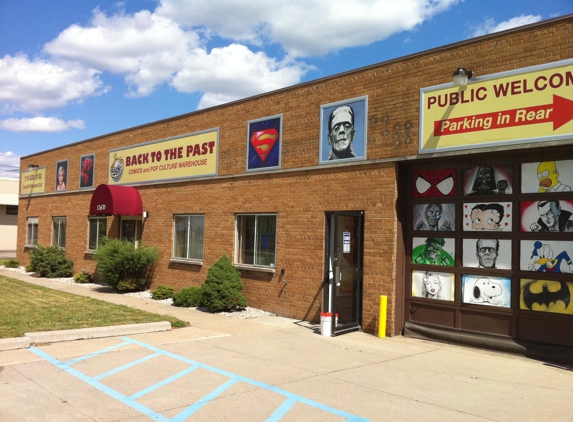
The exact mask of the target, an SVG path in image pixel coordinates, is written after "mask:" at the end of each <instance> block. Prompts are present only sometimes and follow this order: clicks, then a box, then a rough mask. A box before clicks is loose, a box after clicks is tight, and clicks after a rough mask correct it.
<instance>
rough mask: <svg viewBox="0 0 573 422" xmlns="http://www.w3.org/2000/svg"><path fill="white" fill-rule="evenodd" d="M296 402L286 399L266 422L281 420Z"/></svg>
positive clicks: (290, 398) (289, 398) (292, 399)
mask: <svg viewBox="0 0 573 422" xmlns="http://www.w3.org/2000/svg"><path fill="white" fill-rule="evenodd" d="M297 402H298V400H296V399H294V398H292V397H287V399H286V400H285V401H284V402H283V404H281V405H280V406H279V408H278V409H277V410H275V411H274V412H273V414H272V415H271V416H269V417H268V418H267V422H278V421H280V420H281V419H282V417H283V416H284V415H286V414H287V412H288V411H289V410H290V409H291V408H292V407H293V406H294V405H295V404H297Z"/></svg>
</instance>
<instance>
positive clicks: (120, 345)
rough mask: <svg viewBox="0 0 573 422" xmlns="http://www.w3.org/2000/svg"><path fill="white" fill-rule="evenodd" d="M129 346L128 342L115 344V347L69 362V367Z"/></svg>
mask: <svg viewBox="0 0 573 422" xmlns="http://www.w3.org/2000/svg"><path fill="white" fill-rule="evenodd" d="M128 344H129V343H128V342H127V341H126V342H123V343H118V344H114V345H113V346H109V347H106V348H105V349H101V350H99V351H97V352H94V353H90V354H89V355H85V356H81V357H79V358H76V359H74V360H69V361H68V362H67V364H68V365H73V364H74V363H78V362H82V361H84V360H86V359H91V358H93V357H96V356H99V355H101V354H103V353H106V352H110V351H112V350H115V349H118V348H120V347H123V346H127V345H128Z"/></svg>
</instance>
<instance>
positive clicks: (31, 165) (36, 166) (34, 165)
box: [28, 164, 39, 170]
mask: <svg viewBox="0 0 573 422" xmlns="http://www.w3.org/2000/svg"><path fill="white" fill-rule="evenodd" d="M38 167H39V166H38V165H37V164H28V170H34V169H37V168H38Z"/></svg>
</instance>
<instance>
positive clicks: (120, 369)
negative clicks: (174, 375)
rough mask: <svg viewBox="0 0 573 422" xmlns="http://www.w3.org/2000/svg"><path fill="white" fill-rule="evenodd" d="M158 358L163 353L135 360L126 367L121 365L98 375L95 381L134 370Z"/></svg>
mask: <svg viewBox="0 0 573 422" xmlns="http://www.w3.org/2000/svg"><path fill="white" fill-rule="evenodd" d="M158 356H161V353H153V354H151V355H149V356H145V357H142V358H141V359H137V360H134V361H133V362H129V363H126V364H125V365H121V366H119V367H117V368H115V369H112V370H111V371H107V372H104V373H103V374H100V375H97V376H95V377H93V379H94V380H101V379H102V378H107V377H109V376H110V375H113V374H117V373H118V372H121V371H125V370H126V369H129V368H132V367H134V366H136V365H139V364H140V363H143V362H147V361H148V360H151V359H154V358H156V357H158Z"/></svg>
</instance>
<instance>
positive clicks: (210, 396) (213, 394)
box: [171, 378, 239, 422]
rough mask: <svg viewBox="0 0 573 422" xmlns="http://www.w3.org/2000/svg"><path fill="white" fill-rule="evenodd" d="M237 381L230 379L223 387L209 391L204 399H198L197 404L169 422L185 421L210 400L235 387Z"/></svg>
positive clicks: (236, 379)
mask: <svg viewBox="0 0 573 422" xmlns="http://www.w3.org/2000/svg"><path fill="white" fill-rule="evenodd" d="M237 381H239V379H238V378H234V379H230V380H229V381H227V382H226V383H225V384H223V385H221V386H219V387H217V388H216V389H215V390H213V391H211V392H210V393H209V394H207V395H206V396H205V397H203V398H202V399H200V400H199V401H198V402H197V403H194V404H192V405H191V406H189V407H188V408H187V409H185V410H183V411H182V412H180V413H179V414H178V415H177V416H175V417H174V418H171V421H172V422H183V421H184V420H185V419H187V418H188V417H189V416H191V415H193V414H194V413H195V412H196V411H198V410H199V409H201V408H202V407H203V406H205V405H206V404H207V403H209V402H210V401H211V400H213V399H214V398H217V397H218V396H219V394H221V393H223V392H224V391H226V390H228V389H229V388H231V387H232V386H233V385H235V384H236V383H237Z"/></svg>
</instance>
